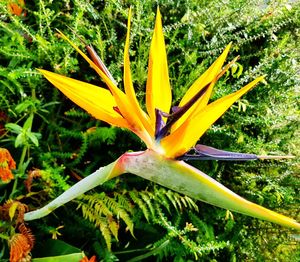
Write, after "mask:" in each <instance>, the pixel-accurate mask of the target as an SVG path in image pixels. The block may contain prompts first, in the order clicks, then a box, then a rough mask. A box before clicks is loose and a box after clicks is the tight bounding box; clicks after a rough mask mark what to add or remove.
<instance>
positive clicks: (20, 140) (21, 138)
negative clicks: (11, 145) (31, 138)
mask: <svg viewBox="0 0 300 262" xmlns="http://www.w3.org/2000/svg"><path fill="white" fill-rule="evenodd" d="M25 142H26V139H25V137H24V134H23V133H20V134H18V136H17V137H16V140H15V147H19V146H20V145H23V144H24V143H25Z"/></svg>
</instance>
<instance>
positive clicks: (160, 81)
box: [24, 9, 300, 230]
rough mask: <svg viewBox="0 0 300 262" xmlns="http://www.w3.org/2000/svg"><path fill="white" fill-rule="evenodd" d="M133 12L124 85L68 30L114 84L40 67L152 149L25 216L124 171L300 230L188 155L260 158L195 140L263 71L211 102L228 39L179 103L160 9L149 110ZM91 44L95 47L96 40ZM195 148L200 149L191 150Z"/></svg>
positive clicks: (153, 47)
mask: <svg viewBox="0 0 300 262" xmlns="http://www.w3.org/2000/svg"><path fill="white" fill-rule="evenodd" d="M128 16H129V17H128V25H127V26H128V28H127V36H126V42H125V50H124V87H125V88H124V89H125V90H124V92H123V91H122V90H120V89H119V88H118V87H117V86H116V83H115V81H114V79H113V77H112V76H111V74H110V73H109V71H108V70H107V68H106V67H105V66H104V65H103V63H102V61H101V60H100V59H99V58H98V57H97V55H96V54H95V53H94V54H93V58H92V60H91V59H90V58H89V57H88V56H86V55H85V54H84V53H83V52H82V51H81V50H80V49H79V48H78V47H77V46H75V45H74V44H73V43H72V42H71V41H70V40H69V39H68V38H67V37H66V36H65V35H64V34H62V33H61V36H62V37H63V38H64V39H65V40H66V41H68V42H69V43H70V44H71V45H72V46H73V47H74V48H75V49H76V50H77V51H78V52H79V53H80V54H81V56H82V57H83V58H84V59H85V60H86V61H87V62H88V63H89V64H90V66H91V67H92V68H93V69H94V70H95V71H96V72H97V73H98V74H99V76H100V77H101V78H102V80H103V81H104V82H105V83H106V84H107V86H108V88H109V90H107V89H104V88H101V87H98V86H95V85H91V84H88V83H85V82H81V81H78V80H75V79H72V78H68V77H65V76H62V75H59V74H55V73H53V72H49V71H46V70H41V69H40V70H39V71H40V72H41V73H42V74H43V75H44V77H46V78H47V79H48V80H49V81H50V82H51V83H52V84H53V85H54V86H55V87H57V88H58V89H59V90H60V91H61V92H63V93H64V94H65V95H66V96H67V97H68V98H70V99H71V100H72V101H73V102H75V103H76V104H77V105H79V106H80V107H82V108H83V109H85V110H86V111H87V112H89V113H90V114H91V115H93V116H94V117H96V118H97V119H100V120H102V121H105V122H107V123H109V124H111V125H115V126H118V127H122V128H128V129H129V130H131V131H132V132H133V133H135V134H136V135H138V136H139V137H140V138H141V139H142V140H143V141H144V142H145V144H146V146H147V150H146V151H142V152H131V153H125V154H123V155H122V156H120V157H119V158H118V159H117V160H116V161H115V162H113V163H111V164H109V165H107V166H105V167H101V168H100V169H99V170H97V171H96V172H94V173H93V174H91V175H90V176H88V177H86V178H85V179H83V180H81V181H80V182H78V183H77V184H75V185H74V186H72V187H71V188H70V189H68V190H67V191H66V192H64V193H63V194H62V195H60V196H59V197H58V198H56V199H54V200H53V201H52V202H50V203H49V204H47V205H46V206H44V207H43V208H40V209H38V210H35V211H32V212H29V213H26V214H25V217H24V218H25V220H26V221H29V220H33V219H37V218H40V217H43V216H45V215H47V214H49V213H50V212H52V211H53V210H54V209H56V208H57V207H59V206H61V205H63V204H65V203H67V202H68V201H70V200H72V199H74V198H75V197H77V196H79V195H81V194H83V193H84V192H86V191H88V190H90V189H92V188H94V187H95V186H97V185H100V184H102V183H104V182H105V181H107V180H109V179H112V178H114V177H116V176H119V175H121V174H123V173H132V174H135V175H138V176H141V177H143V178H145V179H148V180H150V181H153V182H155V183H158V184H160V185H163V186H165V187H168V188H170V189H173V190H175V191H177V192H180V193H183V194H186V195H188V196H191V197H193V198H196V199H199V200H201V201H204V202H206V203H209V204H212V205H215V206H218V207H221V208H225V209H229V210H232V211H236V212H239V213H243V214H246V215H249V216H253V217H256V218H260V219H264V220H267V221H271V222H274V223H278V224H280V225H283V226H286V227H290V228H294V229H298V230H300V224H299V223H297V222H296V221H295V220H293V219H291V218H288V217H286V216H283V215H280V214H278V213H276V212H273V211H271V210H268V209H266V208H264V207H262V206H259V205H257V204H254V203H252V202H249V201H247V200H246V199H244V198H242V197H240V196H238V195H237V194H235V193H234V192H232V191H231V190H229V189H228V188H226V187H224V186H223V185H222V184H220V183H219V182H217V181H215V180H214V179H213V178H211V177H209V176H207V175H206V174H204V173H203V172H201V171H200V170H197V169H196V168H194V167H192V166H190V165H188V164H187V163H185V162H184V161H183V160H186V159H223V160H251V159H258V158H260V157H259V156H256V155H253V154H242V153H233V152H227V151H222V150H217V149H214V148H211V147H207V146H204V145H196V146H195V144H196V142H197V140H198V139H199V138H200V137H201V136H202V135H203V134H204V132H205V131H206V130H207V129H208V128H209V127H210V126H211V125H212V124H213V123H214V122H215V121H216V120H217V119H218V118H219V117H220V116H221V115H222V114H223V113H224V112H225V111H226V110H227V109H228V108H229V107H230V106H231V105H232V104H233V103H234V102H235V101H237V100H238V99H239V98H240V97H241V96H242V95H244V94H245V93H246V92H247V91H249V90H250V89H251V88H252V87H254V86H255V85H256V84H257V83H259V82H260V81H262V80H263V77H258V78H257V79H255V80H254V81H252V82H251V83H249V84H247V85H246V86H244V87H243V88H241V89H240V90H238V91H236V92H235V93H232V94H229V95H227V96H225V97H222V98H220V99H218V100H216V101H214V102H212V103H208V102H209V98H210V96H211V93H212V89H213V87H214V85H215V83H216V81H217V80H218V79H219V78H220V77H221V76H222V75H223V74H224V73H225V72H226V71H227V70H228V68H229V67H230V66H231V64H233V63H234V61H235V60H233V61H232V62H230V63H229V64H228V65H226V66H225V67H224V68H222V66H223V64H224V62H225V59H226V57H227V54H228V52H229V49H230V46H231V44H229V45H228V46H227V47H226V48H225V50H224V51H223V53H222V54H221V55H220V56H219V57H218V58H217V60H216V61H215V62H214V63H213V64H212V65H211V66H210V67H209V68H208V69H207V70H206V71H205V72H204V74H202V75H201V76H200V77H199V78H198V79H197V80H196V81H195V83H194V84H193V85H192V86H191V87H190V88H189V89H188V91H187V92H186V94H185V95H184V96H183V98H182V99H181V102H180V103H179V105H178V106H177V107H173V108H172V107H171V103H172V92H171V87H170V81H169V75H168V65H167V54H166V49H165V42H164V36H163V29H162V22H161V14H160V11H159V9H157V15H156V22H155V29H154V34H153V38H152V42H151V46H150V54H149V65H148V79H147V84H146V109H147V113H146V112H145V111H143V110H142V109H141V107H140V105H139V102H138V100H137V98H136V95H135V90H134V88H133V83H132V79H131V78H132V77H131V71H130V60H129V39H130V20H131V10H129V15H128ZM88 51H89V52H92V49H91V47H89V49H88ZM191 148H194V153H193V154H190V153H189V152H188V151H189V150H190V149H191Z"/></svg>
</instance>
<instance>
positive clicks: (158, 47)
mask: <svg viewBox="0 0 300 262" xmlns="http://www.w3.org/2000/svg"><path fill="white" fill-rule="evenodd" d="M171 102H172V92H171V86H170V81H169V72H168V62H167V54H166V47H165V41H164V36H163V29H162V22H161V15H160V12H159V9H157V14H156V22H155V29H154V34H153V37H152V42H151V46H150V54H149V63H148V79H147V87H146V107H147V111H148V114H149V116H150V119H151V123H152V126H153V127H154V126H155V109H156V108H157V109H159V110H161V111H163V112H166V113H169V111H170V107H171Z"/></svg>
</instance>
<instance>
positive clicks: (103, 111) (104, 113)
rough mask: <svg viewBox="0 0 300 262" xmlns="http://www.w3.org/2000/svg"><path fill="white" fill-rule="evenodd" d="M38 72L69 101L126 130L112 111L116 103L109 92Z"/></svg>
mask: <svg viewBox="0 0 300 262" xmlns="http://www.w3.org/2000/svg"><path fill="white" fill-rule="evenodd" d="M38 70H39V71H40V72H41V73H42V74H43V75H44V77H45V78H47V79H48V81H49V82H51V83H52V84H53V85H54V86H55V87H57V88H58V89H59V90H60V91H61V92H63V93H64V94H65V95H66V96H67V97H68V98H69V99H71V100H72V101H73V102H74V103H75V104H77V105H79V106H80V107H81V108H83V109H84V110H86V111H87V112H89V113H90V114H91V115H92V116H94V117H95V118H97V119H99V120H102V121H105V122H107V123H109V124H111V125H116V126H119V127H127V128H128V123H127V121H126V120H125V119H124V118H123V117H122V116H120V115H119V114H118V113H117V112H116V111H115V110H114V109H113V108H114V107H116V106H117V103H116V101H115V99H114V97H113V96H112V95H111V93H110V92H109V90H107V89H104V88H101V87H98V86H94V85H91V84H88V83H85V82H82V81H78V80H75V79H73V78H69V77H66V76H62V75H59V74H55V73H53V72H49V71H46V70H42V69H38Z"/></svg>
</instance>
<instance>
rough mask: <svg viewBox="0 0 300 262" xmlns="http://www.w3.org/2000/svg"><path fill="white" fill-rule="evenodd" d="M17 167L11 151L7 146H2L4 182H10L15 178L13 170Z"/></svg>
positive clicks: (0, 170) (0, 159)
mask: <svg viewBox="0 0 300 262" xmlns="http://www.w3.org/2000/svg"><path fill="white" fill-rule="evenodd" d="M15 168H16V163H15V161H14V159H13V158H12V156H11V155H10V153H9V151H8V150H7V149H5V148H0V179H1V180H2V181H3V182H8V181H10V180H11V179H13V178H14V176H13V174H12V172H11V170H12V169H15Z"/></svg>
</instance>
